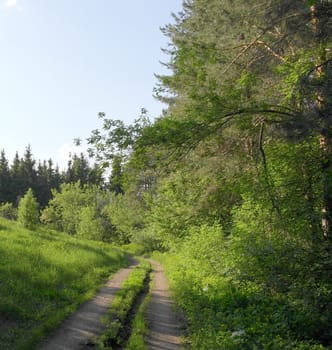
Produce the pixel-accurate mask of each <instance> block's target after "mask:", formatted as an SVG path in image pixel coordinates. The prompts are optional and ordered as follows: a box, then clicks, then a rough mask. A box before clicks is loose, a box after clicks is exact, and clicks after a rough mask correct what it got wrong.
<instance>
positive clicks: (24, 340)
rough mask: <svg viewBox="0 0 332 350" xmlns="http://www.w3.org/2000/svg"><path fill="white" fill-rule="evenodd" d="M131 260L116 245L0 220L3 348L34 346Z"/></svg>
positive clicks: (0, 292) (0, 318)
mask: <svg viewBox="0 0 332 350" xmlns="http://www.w3.org/2000/svg"><path fill="white" fill-rule="evenodd" d="M126 263H127V261H126V258H125V256H124V253H123V252H122V251H120V250H119V249H117V248H115V247H113V246H111V245H106V244H103V243H101V242H92V241H87V240H83V239H77V238H75V239H74V238H72V237H71V236H69V235H67V234H61V233H57V232H55V231H46V230H45V229H41V228H38V229H36V230H35V231H30V230H27V229H24V228H22V226H20V225H19V224H17V223H15V222H11V221H8V220H5V219H1V218H0V344H1V346H0V347H1V349H3V350H15V349H33V348H34V345H35V344H37V343H38V342H39V341H40V340H41V339H42V338H43V337H44V336H45V335H46V334H47V333H48V332H49V331H50V330H52V329H53V328H54V327H56V326H57V325H58V324H59V323H61V321H63V319H64V318H65V317H66V316H68V315H69V314H71V313H72V312H73V311H74V310H75V309H76V308H77V307H78V306H79V305H80V304H81V303H82V302H84V301H85V300H87V299H89V298H91V297H92V296H93V295H94V293H95V292H96V290H97V289H98V287H100V286H101V284H102V283H103V282H104V281H105V279H106V278H108V277H109V276H110V275H111V274H112V273H113V272H115V271H116V270H118V269H119V268H120V267H121V266H124V265H126Z"/></svg>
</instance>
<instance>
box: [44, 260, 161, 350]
mask: <svg viewBox="0 0 332 350" xmlns="http://www.w3.org/2000/svg"><path fill="white" fill-rule="evenodd" d="M130 261H131V262H130V266H129V267H127V268H123V269H121V270H119V271H118V272H117V273H116V274H115V275H114V276H113V278H112V279H110V280H109V281H108V282H107V284H106V285H105V286H104V287H103V288H102V289H101V290H100V291H99V292H98V293H97V294H96V296H95V297H94V298H93V299H92V300H90V301H87V302H86V303H84V304H83V305H82V306H81V307H80V308H79V309H78V310H77V311H76V312H75V313H74V314H73V315H71V316H70V317H69V318H68V319H67V320H66V321H65V322H64V323H63V324H62V325H61V326H60V327H59V328H58V329H57V330H56V331H55V332H54V333H53V334H51V335H50V337H49V338H48V339H46V341H45V342H43V343H42V345H41V346H40V347H39V350H82V349H91V346H92V345H93V344H92V343H91V339H93V338H96V337H98V336H99V335H100V334H102V332H103V331H104V329H105V325H104V324H103V323H102V321H101V318H102V317H103V316H104V315H106V314H107V312H108V310H109V307H110V305H111V303H112V301H113V299H114V296H115V294H116V293H117V292H118V291H119V289H120V288H121V285H122V283H123V282H124V280H125V279H126V278H127V277H128V275H129V274H130V272H131V271H132V270H133V269H134V268H135V267H136V266H137V265H138V261H136V260H134V259H131V260H130ZM161 349H162V348H161Z"/></svg>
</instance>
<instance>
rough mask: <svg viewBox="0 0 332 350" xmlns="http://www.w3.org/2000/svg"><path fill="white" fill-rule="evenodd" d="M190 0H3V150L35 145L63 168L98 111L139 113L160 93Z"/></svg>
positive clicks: (38, 154) (157, 110)
mask: <svg viewBox="0 0 332 350" xmlns="http://www.w3.org/2000/svg"><path fill="white" fill-rule="evenodd" d="M181 8H182V0H127V1H120V0H0V149H4V150H5V152H6V155H7V158H8V159H9V161H10V162H11V161H12V159H13V157H14V154H15V152H16V151H18V152H19V155H20V156H23V153H24V150H25V148H26V147H27V145H30V146H31V149H32V153H33V155H34V158H35V159H36V160H46V159H49V158H52V160H54V161H55V162H56V163H58V164H59V166H60V168H64V167H65V166H66V164H67V160H68V154H69V152H72V153H74V152H80V151H81V149H75V148H74V143H73V140H74V139H75V138H81V139H83V140H84V139H86V138H87V137H89V135H90V133H91V131H92V130H93V129H96V128H100V127H101V124H100V120H99V119H98V112H105V113H106V115H107V116H108V117H110V118H114V119H121V120H123V121H125V123H127V124H128V123H130V122H132V121H133V120H134V119H135V118H137V117H138V116H139V114H140V110H141V108H143V107H144V108H146V109H147V110H148V112H149V115H150V116H151V117H157V116H159V115H160V114H161V111H162V109H163V108H164V107H165V106H163V105H162V104H161V103H160V102H159V101H157V100H155V99H154V98H153V87H154V86H155V85H156V83H157V79H156V78H155V76H154V73H157V74H164V73H167V72H166V71H165V68H164V67H163V66H162V64H161V63H160V61H161V62H167V61H168V57H167V56H166V55H165V54H164V53H163V52H162V50H161V49H162V48H166V47H167V43H168V38H166V37H165V36H164V35H163V34H162V32H161V31H160V27H163V26H164V25H166V24H168V23H173V18H172V16H171V13H172V12H173V13H177V12H179V11H180V10H181Z"/></svg>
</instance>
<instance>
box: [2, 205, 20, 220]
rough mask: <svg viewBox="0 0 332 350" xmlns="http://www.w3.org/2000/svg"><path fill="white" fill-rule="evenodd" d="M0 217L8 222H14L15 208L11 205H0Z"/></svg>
mask: <svg viewBox="0 0 332 350" xmlns="http://www.w3.org/2000/svg"><path fill="white" fill-rule="evenodd" d="M0 216H1V217H2V218H5V219H8V220H16V219H17V208H15V207H14V206H13V204H12V203H1V204H0Z"/></svg>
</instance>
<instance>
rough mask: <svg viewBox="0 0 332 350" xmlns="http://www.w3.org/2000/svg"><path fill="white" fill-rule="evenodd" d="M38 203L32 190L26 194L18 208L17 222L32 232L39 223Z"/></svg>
mask: <svg viewBox="0 0 332 350" xmlns="http://www.w3.org/2000/svg"><path fill="white" fill-rule="evenodd" d="M38 207H39V205H38V202H37V200H36V198H35V197H34V195H33V192H32V189H31V188H29V190H28V191H27V192H26V194H25V195H24V197H23V198H22V199H21V200H20V203H19V206H18V221H19V222H20V223H21V224H22V225H23V226H24V227H26V228H28V229H30V230H32V229H34V228H35V227H36V225H37V224H38V222H39V211H38Z"/></svg>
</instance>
